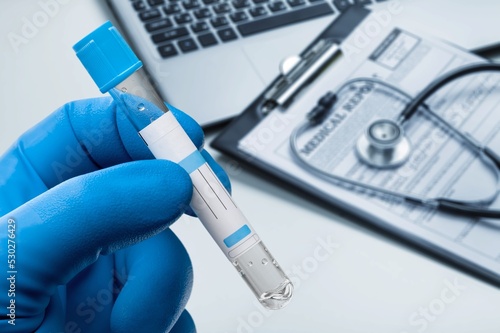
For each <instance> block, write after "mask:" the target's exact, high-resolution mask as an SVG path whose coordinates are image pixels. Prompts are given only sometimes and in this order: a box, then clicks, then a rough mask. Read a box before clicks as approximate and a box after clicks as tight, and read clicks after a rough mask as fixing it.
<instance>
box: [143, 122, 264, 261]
mask: <svg viewBox="0 0 500 333" xmlns="http://www.w3.org/2000/svg"><path fill="white" fill-rule="evenodd" d="M140 135H141V136H142V138H143V139H144V141H145V142H146V144H147V145H148V148H149V149H150V150H151V152H152V153H153V155H154V156H155V157H156V158H157V159H167V160H171V161H173V162H176V163H179V164H180V165H181V166H182V167H183V168H184V169H185V170H186V171H187V172H189V174H190V176H191V180H192V182H193V198H192V199H191V207H192V208H193V210H194V211H195V213H196V214H197V215H198V217H199V219H200V220H201V222H202V223H203V225H204V226H205V228H206V229H207V230H208V232H209V233H210V235H212V237H213V239H214V240H215V241H216V242H217V244H218V245H219V247H220V248H221V250H222V251H223V252H224V253H225V254H226V256H227V257H228V259H230V260H233V259H235V258H236V257H238V256H239V255H241V254H242V253H244V252H245V251H247V250H248V249H250V248H251V247H252V246H254V245H255V244H257V243H258V241H259V236H258V235H257V234H256V233H255V231H254V230H253V228H252V226H251V225H250V223H248V221H247V219H246V218H245V216H243V214H242V213H241V211H240V210H239V209H238V207H237V206H236V204H235V203H234V201H233V200H232V198H231V196H230V194H229V193H228V192H227V190H226V189H225V187H224V186H223V185H222V184H221V182H220V180H219V179H218V178H217V176H216V175H215V174H214V172H213V170H212V169H211V168H210V166H209V165H208V164H207V163H206V162H205V161H204V160H203V158H202V157H201V155H200V154H199V152H198V150H197V149H196V147H195V145H194V144H193V142H192V141H191V139H190V138H189V137H188V135H187V134H186V133H185V132H184V130H183V129H182V127H181V126H180V125H179V123H178V122H177V119H175V117H174V116H173V114H172V113H171V112H168V113H166V114H164V115H163V116H161V117H160V118H158V119H157V120H156V121H154V122H153V123H151V125H149V126H147V127H146V128H144V129H143V130H142V131H140Z"/></svg>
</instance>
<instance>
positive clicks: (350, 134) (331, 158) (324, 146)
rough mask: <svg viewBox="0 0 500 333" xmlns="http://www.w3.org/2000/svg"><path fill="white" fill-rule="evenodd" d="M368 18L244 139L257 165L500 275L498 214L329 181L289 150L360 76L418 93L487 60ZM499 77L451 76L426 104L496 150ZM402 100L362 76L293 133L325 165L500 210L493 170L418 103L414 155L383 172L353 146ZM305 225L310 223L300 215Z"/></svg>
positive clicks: (393, 114) (362, 178) (242, 145)
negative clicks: (455, 210)
mask: <svg viewBox="0 0 500 333" xmlns="http://www.w3.org/2000/svg"><path fill="white" fill-rule="evenodd" d="M373 22H374V21H373V17H370V16H369V17H368V18H367V19H365V20H364V22H363V23H362V24H361V25H360V26H359V27H358V29H356V30H355V31H354V32H353V33H352V34H351V35H349V37H348V38H347V39H346V40H345V41H344V42H343V43H342V44H341V45H340V48H341V50H342V57H341V58H340V59H339V60H338V61H336V62H334V63H333V64H332V65H331V66H329V67H328V68H327V69H326V70H325V71H324V72H323V73H322V74H321V75H320V76H319V77H318V78H317V79H316V80H315V81H314V82H313V83H312V84H311V85H310V86H309V87H307V88H306V89H305V90H304V91H302V92H301V94H300V95H299V96H297V97H296V99H295V100H294V101H293V103H291V104H290V106H288V107H287V108H286V109H276V110H274V111H272V112H271V113H270V114H268V115H267V116H265V117H263V118H262V120H261V121H260V122H259V124H258V125H257V126H255V127H254V128H253V129H252V130H251V131H249V132H248V133H247V134H246V135H245V136H244V137H243V138H242V139H241V140H240V141H239V143H238V148H239V149H240V150H241V151H242V152H244V153H245V154H246V155H247V156H248V158H247V160H250V161H251V163H253V164H257V165H258V166H259V167H261V168H264V169H265V170H267V171H269V172H271V173H273V174H274V175H276V176H278V177H280V178H283V179H285V180H286V181H289V182H291V183H293V184H295V185H297V186H299V187H300V188H302V189H304V190H306V191H308V192H310V193H312V194H314V195H315V196H318V197H320V198H322V199H324V200H326V201H328V202H331V203H332V204H333V205H335V206H337V207H341V208H342V209H345V210H347V211H349V212H351V213H354V214H355V215H357V216H361V217H362V218H364V219H365V220H367V221H369V222H371V223H374V224H376V225H378V226H380V227H382V228H385V229H388V230H389V231H391V232H393V233H395V234H396V235H398V236H401V237H404V238H405V239H407V240H411V241H412V242H415V243H417V244H419V245H422V246H424V247H425V248H428V249H430V250H432V251H435V252H437V253H439V254H440V255H443V256H445V257H446V258H448V259H450V260H452V261H454V262H456V263H459V264H461V265H464V266H466V267H468V268H470V269H473V270H474V271H476V272H479V273H480V274H482V275H484V276H486V277H488V278H489V279H490V280H494V281H496V282H500V221H499V220H494V219H478V218H466V217H461V216H457V215H453V214H447V213H443V212H438V211H436V210H432V209H430V208H424V207H420V206H418V205H412V204H408V203H403V202H402V201H401V200H397V199H395V198H393V197H388V196H382V195H380V194H376V193H373V192H370V191H368V190H364V189H362V188H354V187H353V186H351V185H346V184H343V183H341V182H338V181H332V180H330V179H326V178H325V177H322V176H320V175H318V174H317V173H315V172H314V171H313V170H312V169H310V168H306V167H304V165H303V164H301V163H300V162H299V161H298V160H297V159H296V158H295V157H294V156H293V153H292V151H291V149H290V135H291V133H292V131H293V130H294V128H296V127H297V126H298V125H299V124H300V123H302V122H303V120H304V117H305V116H306V114H307V113H308V112H309V111H310V110H311V109H312V108H313V107H314V106H315V105H316V103H317V101H318V100H319V99H320V98H321V97H322V96H323V95H324V94H325V93H326V92H328V91H336V90H337V89H338V88H339V87H340V86H341V85H342V84H343V83H344V82H346V81H347V80H349V79H354V78H362V77H368V78H376V79H380V80H383V81H385V82H387V83H390V84H391V85H394V86H396V87H398V88H399V89H402V90H403V91H405V92H407V93H408V94H409V95H411V96H415V95H416V94H417V93H418V92H419V91H421V90H422V89H423V88H424V87H425V86H427V85H428V84H429V83H430V82H432V80H433V79H435V78H436V77H437V76H439V75H440V74H443V73H445V72H447V71H449V70H451V69H454V68H457V67H459V66H461V65H465V64H469V63H474V62H480V61H484V59H482V58H479V57H477V56H475V55H472V54H470V53H468V52H466V51H465V50H462V49H460V48H458V47H456V46H453V45H450V44H448V43H446V42H444V41H440V40H435V39H433V38H431V37H429V36H424V37H423V36H422V35H421V34H419V33H417V32H413V31H406V30H405V29H404V28H401V26H402V25H398V26H395V25H393V24H389V25H387V26H385V27H381V26H380V25H379V26H378V30H377V29H374V28H373V27H374V26H375V25H374V24H373ZM499 83H500V75H499V74H496V73H484V74H478V75H473V76H470V77H467V78H464V79H460V80H457V81H454V82H452V83H451V84H449V85H448V86H446V87H445V88H443V89H441V90H440V91H439V92H438V93H436V94H435V95H434V96H433V97H432V98H430V99H429V100H428V101H427V103H426V104H427V105H429V107H430V108H431V109H432V110H434V112H436V113H437V114H439V115H440V116H441V117H442V118H444V119H446V120H447V121H448V122H450V123H451V124H453V125H454V126H456V127H458V128H459V129H460V130H461V131H465V132H468V133H470V134H472V136H473V137H474V138H475V139H476V140H477V141H479V142H481V143H482V144H484V145H488V146H489V147H490V148H492V149H493V150H494V151H495V152H497V153H500V131H499V130H500V105H499V104H500V88H499V87H498V84H499ZM407 102H408V101H407V100H406V99H405V98H404V97H403V96H400V95H398V94H397V93H395V92H394V91H391V90H390V89H387V88H385V87H383V86H380V85H377V84H373V83H370V82H368V81H363V82H359V83H356V84H355V85H353V86H352V87H351V88H350V89H348V91H347V92H346V93H344V94H342V95H340V96H339V101H338V102H337V104H336V107H335V108H334V110H333V111H332V112H331V113H330V114H329V116H328V117H327V118H326V119H325V120H324V121H323V122H322V123H321V124H318V125H317V126H315V127H314V128H312V129H310V130H308V131H306V132H305V133H303V134H302V135H301V136H300V137H299V138H298V140H297V143H298V148H299V153H300V154H301V156H302V157H303V158H305V159H306V160H307V162H308V163H310V164H312V165H314V166H316V167H318V168H321V169H322V170H324V171H327V172H329V173H333V174H335V175H340V176H342V177H346V178H350V179H354V180H356V181H359V182H363V183H367V184H370V185H374V186H377V187H383V188H387V189H391V190H393V191H398V192H405V193H412V194H415V195H418V196H421V197H431V198H433V197H446V198H456V199H463V200H470V201H474V202H484V203H488V204H489V206H490V207H492V208H494V207H495V208H499V207H500V199H499V198H497V187H498V186H497V181H498V179H497V177H498V174H497V173H496V172H493V171H492V169H491V167H490V166H488V165H486V164H485V163H484V162H483V161H482V159H480V158H479V157H478V156H477V155H476V154H475V153H474V152H472V151H471V150H469V149H468V147H467V145H466V144H463V143H462V142H461V141H460V140H459V139H457V138H456V137H455V136H453V135H452V134H450V132H449V131H448V130H447V129H446V128H445V127H443V126H442V125H440V124H438V123H437V122H436V121H435V120H434V119H433V118H432V117H430V116H429V115H428V114H426V113H425V111H422V110H420V111H419V112H418V113H417V114H416V115H415V116H414V117H413V118H412V119H411V120H410V121H409V123H408V124H407V125H405V131H406V134H407V136H408V138H409V140H410V143H411V147H412V153H411V155H410V157H409V159H408V161H407V162H406V163H405V164H403V165H402V166H400V167H399V168H396V169H389V170H380V169H376V168H373V167H369V166H367V165H366V164H364V163H362V162H361V161H359V159H358V158H357V156H356V152H355V145H356V142H357V140H358V138H359V137H360V136H361V135H362V133H363V131H365V130H366V126H367V125H368V124H370V123H371V122H372V121H373V120H375V119H379V118H386V119H396V118H397V116H398V115H399V113H400V112H401V110H402V108H403V107H404V105H405V103H407ZM304 223H307V222H306V221H304Z"/></svg>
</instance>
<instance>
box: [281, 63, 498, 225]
mask: <svg viewBox="0 0 500 333" xmlns="http://www.w3.org/2000/svg"><path fill="white" fill-rule="evenodd" d="M484 71H500V64H495V63H479V64H472V65H467V66H464V67H461V68H458V69H455V70H453V71H451V72H449V73H447V74H444V75H443V76H441V77H439V78H438V79H436V80H435V81H434V82H432V83H431V84H430V85H429V86H428V87H426V88H425V89H423V90H422V91H421V92H420V93H419V94H417V96H416V97H415V98H412V97H411V96H410V95H409V94H408V93H406V92H405V91H403V90H401V89H399V88H398V87H395V86H393V85H391V84H389V83H386V82H384V81H381V80H379V79H376V78H355V79H351V80H349V81H347V82H345V83H344V84H343V85H342V86H341V87H340V88H339V89H338V90H337V92H336V93H335V98H334V102H333V103H335V102H336V101H337V100H338V97H337V96H339V95H341V93H343V91H344V90H345V89H348V88H349V87H350V86H352V85H353V84H355V83H358V82H371V83H373V84H376V85H381V86H384V87H385V88H387V89H389V90H390V91H392V92H397V93H398V94H399V95H400V96H401V97H404V98H405V99H406V100H407V101H409V103H408V104H407V106H406V107H405V108H404V109H403V111H402V112H401V114H400V115H399V116H398V119H397V123H398V124H399V125H400V126H403V125H404V124H405V123H406V122H407V121H408V120H410V119H411V117H412V116H413V115H414V114H415V113H416V111H417V110H419V108H421V107H422V108H423V109H424V110H425V112H426V114H429V115H431V116H432V117H433V118H434V119H436V120H437V121H438V122H439V123H441V124H442V125H443V126H444V127H445V128H446V129H448V130H450V131H451V132H452V134H454V135H456V136H458V137H459V138H460V139H461V140H462V141H463V142H466V143H467V144H468V145H469V146H470V148H471V149H472V150H473V151H474V152H476V153H477V154H478V155H479V156H480V158H481V159H482V160H483V162H485V163H486V164H487V165H489V166H490V169H491V170H492V171H493V172H494V174H495V177H496V180H497V193H498V191H499V190H500V185H499V180H500V157H499V156H498V155H497V154H496V153H495V152H493V151H492V150H491V149H489V148H488V147H484V146H483V145H481V144H480V143H479V142H478V141H476V140H475V139H474V138H473V137H472V136H471V135H469V134H468V133H463V132H461V131H459V130H458V129H457V128H455V127H454V126H452V125H451V124H450V123H448V122H447V121H446V120H444V119H443V118H442V117H441V116H439V115H438V114H436V113H435V112H434V111H432V110H431V109H430V108H429V107H428V106H427V105H426V104H425V101H426V100H427V99H428V98H429V97H431V96H432V95H433V94H434V93H436V92H437V91H438V90H439V89H441V88H442V87H444V86H445V85H447V84H448V83H450V82H452V81H454V80H456V79H458V78H461V77H463V76H466V75H470V74H473V73H478V72H484ZM333 103H332V107H333ZM328 111H329V110H328ZM315 125H316V123H314V122H312V121H311V119H309V120H305V121H303V122H302V123H301V124H299V125H298V126H296V127H295V128H294V130H293V131H292V133H291V135H290V148H291V150H292V153H293V155H294V156H295V158H296V159H297V160H298V161H299V162H300V163H301V164H303V166H304V167H305V169H311V170H313V171H314V172H315V173H316V174H318V175H320V176H322V177H323V178H326V179H329V180H330V181H331V180H335V181H337V182H340V183H344V184H349V185H351V186H354V187H357V188H359V189H364V190H369V191H372V192H374V193H380V194H385V195H388V196H391V197H393V198H395V199H400V200H402V201H405V202H409V203H412V204H416V205H421V206H425V207H429V208H432V209H439V210H442V211H446V212H448V213H453V214H460V215H462V216H468V217H475V218H477V217H485V218H500V211H499V210H492V209H488V208H483V206H484V205H485V204H490V203H491V202H492V201H493V200H494V199H495V198H496V196H497V194H495V195H494V196H493V197H492V198H488V199H486V200H478V201H467V200H453V199H447V198H440V197H436V198H425V197H421V196H418V195H413V194H408V193H403V192H397V191H392V190H388V189H384V188H381V187H377V186H373V185H370V184H366V183H361V182H359V181H356V180H352V179H349V178H346V177H343V176H340V175H335V174H333V173H330V172H327V171H325V170H323V169H321V168H319V167H316V166H315V165H313V164H311V163H309V162H308V161H307V160H306V159H305V158H303V157H302V155H301V154H300V152H299V150H298V148H297V147H298V145H297V139H298V138H299V137H300V136H301V135H302V134H303V133H304V132H305V131H306V130H307V129H309V128H311V127H314V126H315Z"/></svg>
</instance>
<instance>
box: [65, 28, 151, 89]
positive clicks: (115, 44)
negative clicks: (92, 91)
mask: <svg viewBox="0 0 500 333" xmlns="http://www.w3.org/2000/svg"><path fill="white" fill-rule="evenodd" d="M73 50H75V52H76V55H77V57H78V59H80V61H81V62H82V64H83V66H84V67H85V69H86V70H87V72H89V74H90V76H91V77H92V79H93V80H94V82H95V83H96V84H97V86H98V87H99V90H100V91H101V92H102V93H106V92H107V91H109V90H110V89H112V88H113V87H115V86H116V85H118V84H119V83H120V82H122V81H123V80H125V79H126V78H127V77H129V76H130V75H131V74H133V73H134V72H135V71H136V70H138V69H139V68H141V67H142V62H141V61H140V60H139V58H137V56H136V55H135V53H134V52H133V51H132V49H131V48H130V46H129V45H128V44H127V42H126V41H125V39H124V38H123V37H122V35H120V32H119V31H118V29H116V28H115V27H114V26H113V24H111V22H109V21H107V22H106V23H104V24H103V25H101V26H100V27H99V28H97V29H96V30H94V31H93V32H91V33H90V34H89V35H87V36H86V37H84V38H83V39H82V40H81V41H79V42H78V43H76V44H75V45H74V46H73Z"/></svg>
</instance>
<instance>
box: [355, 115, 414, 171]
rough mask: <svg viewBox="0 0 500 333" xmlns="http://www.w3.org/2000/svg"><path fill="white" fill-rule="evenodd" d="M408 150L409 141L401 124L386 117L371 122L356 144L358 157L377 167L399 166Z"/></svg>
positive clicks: (408, 153)
mask: <svg viewBox="0 0 500 333" xmlns="http://www.w3.org/2000/svg"><path fill="white" fill-rule="evenodd" d="M410 151H411V146H410V142H409V141H408V139H407V138H406V137H405V135H404V131H403V129H402V128H401V126H400V125H399V124H397V123H396V122H394V121H392V120H388V119H379V120H376V121H374V122H373V123H371V124H370V126H368V128H367V130H366V131H365V133H364V134H363V135H362V136H361V137H360V138H359V139H358V142H357V144H356V152H357V154H358V157H359V158H360V159H361V160H362V161H363V162H364V163H366V164H368V165H370V166H373V167H377V168H394V167H397V166H400V165H401V164H403V163H404V162H406V161H407V160H408V157H409V156H410Z"/></svg>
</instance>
